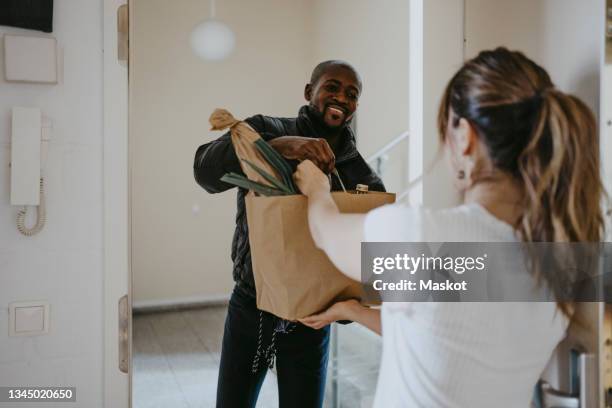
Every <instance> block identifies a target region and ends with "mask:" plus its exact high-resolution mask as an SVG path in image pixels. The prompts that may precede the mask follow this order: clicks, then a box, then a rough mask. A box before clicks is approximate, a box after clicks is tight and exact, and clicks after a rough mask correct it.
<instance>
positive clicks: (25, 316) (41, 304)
mask: <svg viewBox="0 0 612 408" xmlns="http://www.w3.org/2000/svg"><path fill="white" fill-rule="evenodd" d="M48 332H49V302H46V301H33V302H13V303H10V304H9V336H38V335H41V334H46V333H48Z"/></svg>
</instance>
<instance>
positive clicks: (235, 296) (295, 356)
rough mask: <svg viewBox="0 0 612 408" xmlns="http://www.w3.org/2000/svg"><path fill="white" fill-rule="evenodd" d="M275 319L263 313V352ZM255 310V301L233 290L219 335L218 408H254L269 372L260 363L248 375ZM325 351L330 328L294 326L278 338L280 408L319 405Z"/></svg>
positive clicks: (256, 322) (253, 346)
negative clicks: (220, 335) (220, 338)
mask: <svg viewBox="0 0 612 408" xmlns="http://www.w3.org/2000/svg"><path fill="white" fill-rule="evenodd" d="M275 321H276V319H275V318H274V317H273V316H272V315H270V314H268V313H264V318H263V347H268V346H269V344H270V340H271V337H272V331H273V329H274V324H275ZM258 329H259V310H258V309H257V306H256V304H255V299H254V298H252V297H250V296H249V295H247V294H245V293H244V292H243V291H242V290H241V289H240V288H238V287H236V288H234V292H233V293H232V297H231V299H230V302H229V308H228V311H227V317H226V319H225V332H224V333H223V347H222V351H221V366H220V367H219V381H218V385H217V408H251V407H255V403H256V402H257V396H258V394H259V390H260V389H261V385H262V384H263V381H264V377H265V376H266V372H267V371H268V370H267V367H266V365H265V364H266V363H265V361H263V358H262V359H260V367H259V370H258V371H257V372H256V373H253V372H252V366H253V359H254V357H255V353H256V350H257V343H258V334H259V332H258ZM328 349H329V326H327V327H325V328H324V329H321V330H314V329H311V328H309V327H306V326H304V325H302V324H299V323H298V324H297V325H296V326H295V328H294V329H293V330H292V331H291V332H289V333H277V334H276V350H277V351H276V371H277V375H278V394H279V406H280V408H320V407H322V406H323V395H324V391H325V375H326V372H327V358H328Z"/></svg>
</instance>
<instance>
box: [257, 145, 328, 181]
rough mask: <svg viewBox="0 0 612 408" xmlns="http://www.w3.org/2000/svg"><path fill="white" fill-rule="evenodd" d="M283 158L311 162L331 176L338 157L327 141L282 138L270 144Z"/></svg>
mask: <svg viewBox="0 0 612 408" xmlns="http://www.w3.org/2000/svg"><path fill="white" fill-rule="evenodd" d="M268 143H269V144H270V146H272V147H273V148H274V149H276V151H277V152H279V153H280V154H281V155H282V156H283V157H285V158H287V159H290V160H299V161H303V160H310V161H312V162H313V163H314V164H316V165H317V167H318V168H320V169H321V170H322V171H323V172H325V173H327V174H329V173H331V171H332V170H333V169H334V167H335V166H336V157H335V156H334V152H333V151H332V149H331V147H330V146H329V143H327V140H325V139H315V138H311V137H302V136H282V137H277V138H276V139H272V140H270V141H269V142H268Z"/></svg>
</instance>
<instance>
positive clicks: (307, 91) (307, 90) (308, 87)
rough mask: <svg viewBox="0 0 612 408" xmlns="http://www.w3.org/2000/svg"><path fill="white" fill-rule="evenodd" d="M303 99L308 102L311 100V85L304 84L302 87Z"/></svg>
mask: <svg viewBox="0 0 612 408" xmlns="http://www.w3.org/2000/svg"><path fill="white" fill-rule="evenodd" d="M304 98H305V99H306V100H307V101H308V102H310V98H312V85H310V84H306V86H305V87H304Z"/></svg>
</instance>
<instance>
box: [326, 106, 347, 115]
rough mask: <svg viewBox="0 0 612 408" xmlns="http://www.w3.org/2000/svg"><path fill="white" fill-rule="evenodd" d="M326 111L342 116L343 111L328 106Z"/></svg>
mask: <svg viewBox="0 0 612 408" xmlns="http://www.w3.org/2000/svg"><path fill="white" fill-rule="evenodd" d="M328 109H329V110H330V111H331V113H334V114H336V115H342V116H344V111H343V110H341V109H338V108H334V107H333V106H330V107H329V108H328Z"/></svg>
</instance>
